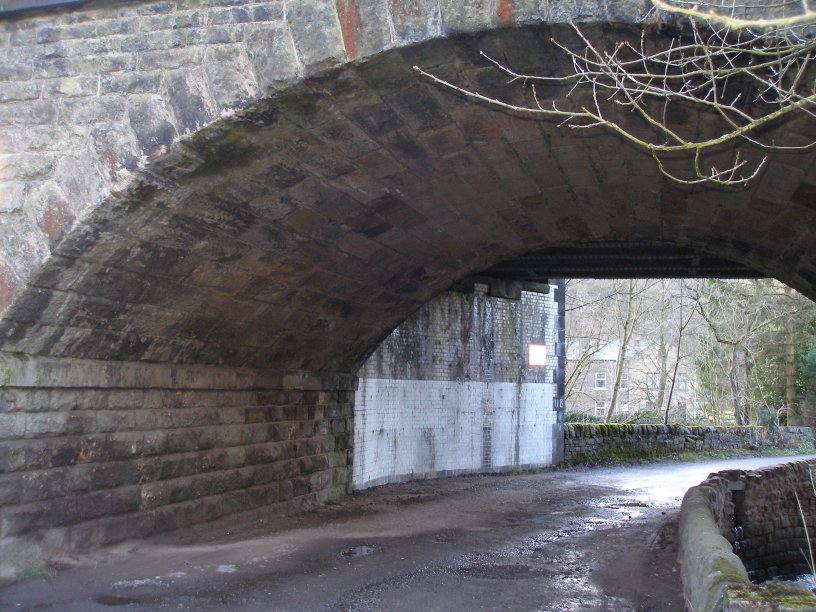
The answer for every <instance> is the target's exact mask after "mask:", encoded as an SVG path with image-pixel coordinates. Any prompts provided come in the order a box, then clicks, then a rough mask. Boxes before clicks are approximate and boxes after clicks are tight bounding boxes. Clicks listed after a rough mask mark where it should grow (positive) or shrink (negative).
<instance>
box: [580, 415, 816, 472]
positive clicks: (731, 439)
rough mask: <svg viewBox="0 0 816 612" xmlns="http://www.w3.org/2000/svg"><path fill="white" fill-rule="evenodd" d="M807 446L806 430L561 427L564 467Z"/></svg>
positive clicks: (810, 435) (809, 433)
mask: <svg viewBox="0 0 816 612" xmlns="http://www.w3.org/2000/svg"><path fill="white" fill-rule="evenodd" d="M763 446H765V447H771V448H789V449H799V448H811V447H812V446H813V433H812V430H811V429H810V428H809V427H780V428H778V429H773V430H769V429H768V428H766V427H689V426H686V425H618V424H614V423H612V424H609V425H584V424H580V423H567V424H566V425H565V426H564V463H565V464H566V465H579V464H582V463H600V462H604V461H620V460H630V459H651V458H654V457H665V456H668V455H673V454H676V453H682V452H686V451H735V450H744V449H755V448H761V447H763Z"/></svg>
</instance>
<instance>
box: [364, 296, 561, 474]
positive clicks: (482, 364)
mask: <svg viewBox="0 0 816 612" xmlns="http://www.w3.org/2000/svg"><path fill="white" fill-rule="evenodd" d="M479 287H480V286H479V285H477V291H476V292H475V293H474V294H472V295H465V294H462V293H454V292H448V293H444V294H442V295H440V296H439V297H437V298H436V299H435V300H433V301H431V302H429V303H428V304H426V305H425V306H423V307H422V308H421V309H420V310H419V311H418V312H417V313H416V314H415V315H414V316H413V317H411V318H410V319H408V320H407V321H406V322H405V323H403V324H402V325H400V326H399V327H398V328H397V329H396V330H395V331H394V332H393V333H392V334H391V335H390V336H389V337H388V339H386V340H385V342H384V343H383V344H382V345H381V346H380V347H379V348H378V349H377V351H375V353H374V354H373V355H372V356H371V357H370V358H369V360H368V361H367V362H366V364H365V365H364V366H363V368H362V369H361V370H360V372H359V375H360V388H359V390H358V392H357V397H356V400H355V405H356V412H355V421H354V423H355V430H354V449H355V459H354V477H353V484H354V487H355V488H365V487H368V486H372V485H376V484H384V483H386V482H396V481H400V480H405V479H409V478H421V477H429V476H439V475H445V474H457V473H466V472H489V471H502V470H506V469H511V468H518V467H532V466H541V465H549V464H551V463H552V462H553V455H554V453H555V452H557V450H558V446H557V445H556V444H555V441H556V439H557V438H560V430H559V429H558V427H559V425H558V423H557V416H558V412H557V411H556V410H554V406H555V405H554V402H553V400H554V397H555V396H556V385H555V377H556V371H555V370H556V366H557V363H558V362H557V359H556V339H557V329H556V327H557V325H556V323H557V319H556V315H557V303H556V301H555V299H554V294H553V293H549V294H542V293H533V292H523V293H522V294H521V299H520V300H509V299H501V298H495V297H488V296H487V295H486V294H485V293H484V287H482V288H481V290H479ZM530 343H534V344H544V345H546V347H547V365H546V366H543V367H542V366H528V365H527V345H528V344H530Z"/></svg>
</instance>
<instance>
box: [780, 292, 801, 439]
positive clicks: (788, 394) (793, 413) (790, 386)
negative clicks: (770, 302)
mask: <svg viewBox="0 0 816 612" xmlns="http://www.w3.org/2000/svg"><path fill="white" fill-rule="evenodd" d="M784 292H785V297H786V298H787V306H788V316H787V317H785V334H786V336H787V338H786V343H785V408H787V412H788V425H804V424H805V419H804V418H803V415H802V411H801V408H800V407H799V405H798V404H797V403H796V386H795V385H796V346H795V343H794V336H793V316H792V312H793V303H792V300H791V288H790V287H788V286H787V285H785V289H784Z"/></svg>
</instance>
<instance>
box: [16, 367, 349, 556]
mask: <svg viewBox="0 0 816 612" xmlns="http://www.w3.org/2000/svg"><path fill="white" fill-rule="evenodd" d="M354 386H355V380H354V378H353V377H350V376H340V375H323V376H316V375H314V374H308V373H303V372H287V373H278V374H274V373H270V372H259V371H251V370H235V369H230V370H228V369H224V368H202V367H195V366H188V367H166V366H156V365H147V364H144V365H135V364H126V363H119V364H115V363H98V362H91V361H79V360H76V361H72V362H70V363H66V362H63V361H61V360H42V359H39V360H19V359H14V358H3V359H0V556H2V550H4V549H7V548H9V547H14V546H16V545H18V543H19V542H20V540H21V539H24V540H26V541H28V542H36V543H37V545H38V546H40V547H42V548H43V549H45V550H46V551H47V552H49V553H53V552H55V551H76V550H88V549H92V548H96V547H98V546H100V545H104V544H109V543H112V542H116V541H120V540H123V539H127V538H134V537H144V536H147V535H150V534H153V533H158V532H162V531H167V530H171V529H174V528H176V527H177V526H180V525H186V524H191V523H196V522H202V521H208V520H212V519H215V518H218V517H221V516H224V515H227V514H230V513H235V512H240V511H244V510H250V509H253V508H258V507H260V506H270V505H276V504H280V505H281V507H282V508H284V507H289V506H292V505H298V506H300V505H304V504H310V503H315V502H319V501H323V500H325V499H327V498H329V497H330V496H337V495H341V494H344V493H345V492H346V491H347V489H348V483H349V481H350V478H349V475H350V468H351V436H350V433H348V432H350V431H351V428H352V424H351V421H352V408H353V401H354Z"/></svg>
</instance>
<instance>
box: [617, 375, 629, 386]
mask: <svg viewBox="0 0 816 612" xmlns="http://www.w3.org/2000/svg"><path fill="white" fill-rule="evenodd" d="M628 388H629V372H621V377H620V384H619V385H618V389H628Z"/></svg>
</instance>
